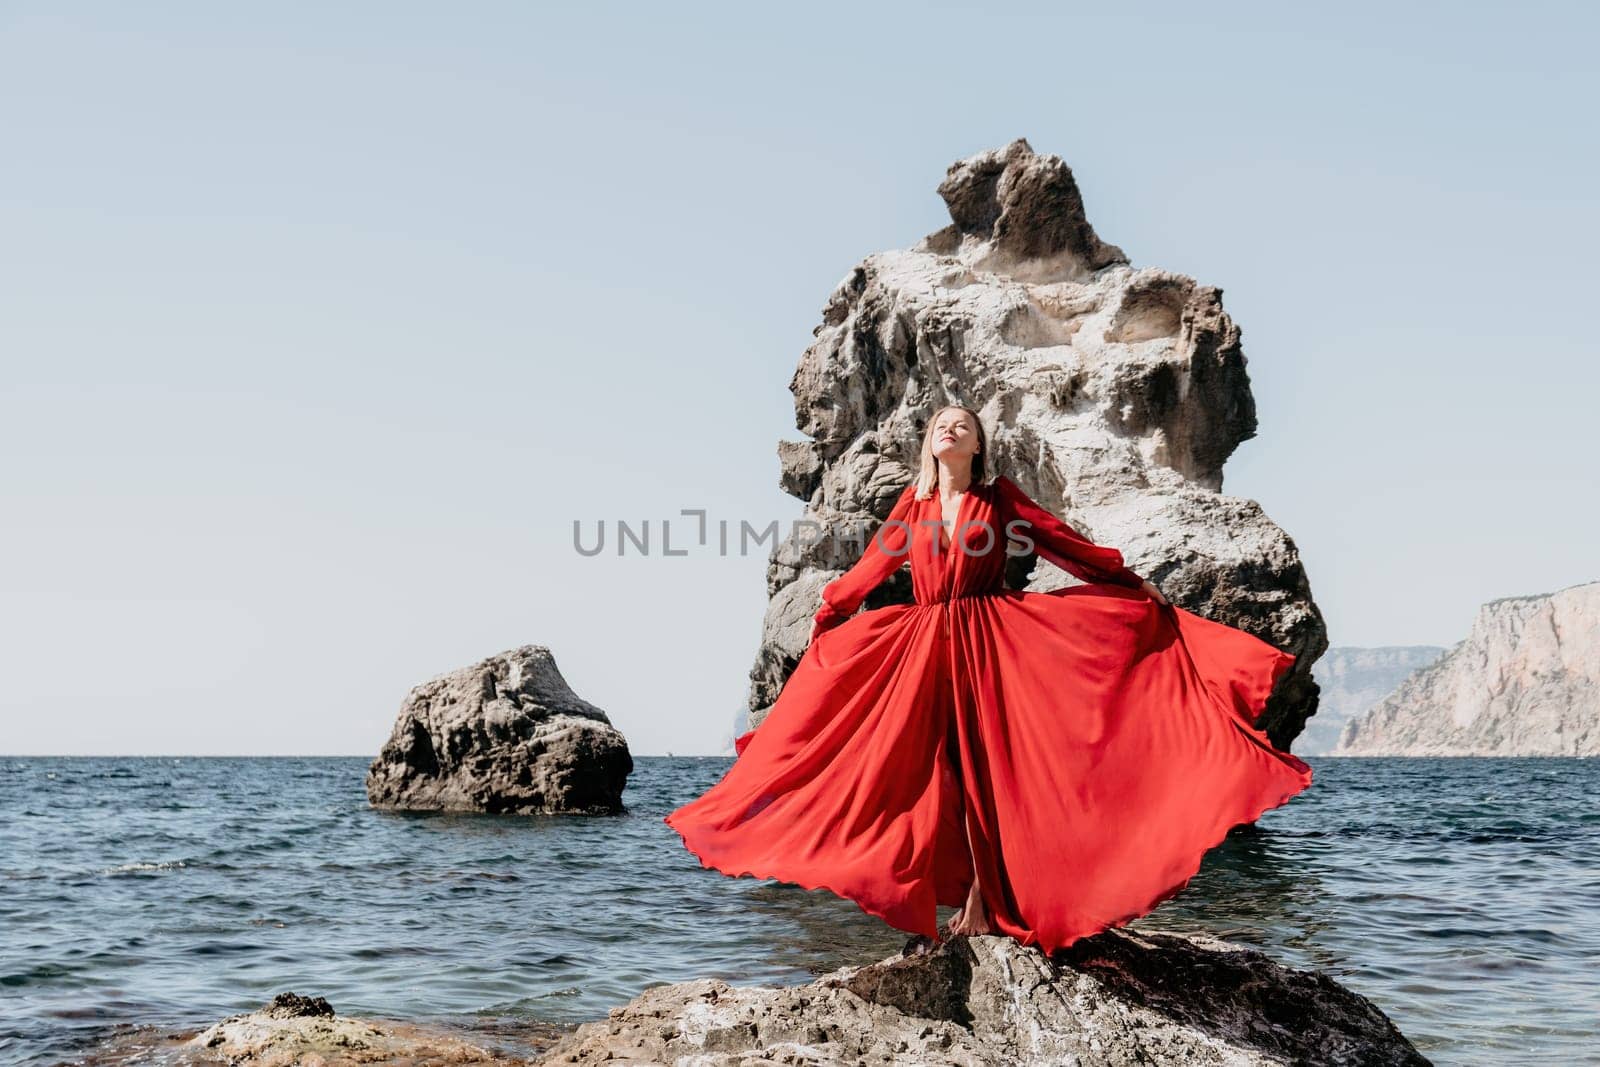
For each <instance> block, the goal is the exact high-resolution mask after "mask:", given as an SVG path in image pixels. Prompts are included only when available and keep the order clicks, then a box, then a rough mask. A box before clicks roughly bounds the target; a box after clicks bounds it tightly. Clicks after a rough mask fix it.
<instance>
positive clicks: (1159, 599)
mask: <svg viewBox="0 0 1600 1067" xmlns="http://www.w3.org/2000/svg"><path fill="white" fill-rule="evenodd" d="M1139 588H1141V589H1143V590H1144V591H1145V592H1146V593H1149V594H1150V599H1151V600H1154V601H1155V602H1156V603H1157V604H1160V605H1162V606H1163V607H1165V606H1166V605H1167V604H1169V603H1171V601H1169V600H1168V599H1167V598H1166V597H1164V596H1162V595H1161V590H1159V589H1157V588H1156V587H1155V585H1154V584H1153V583H1152V582H1151V581H1150V579H1148V578H1146V579H1145V580H1144V584H1143V585H1142V586H1140V587H1139Z"/></svg>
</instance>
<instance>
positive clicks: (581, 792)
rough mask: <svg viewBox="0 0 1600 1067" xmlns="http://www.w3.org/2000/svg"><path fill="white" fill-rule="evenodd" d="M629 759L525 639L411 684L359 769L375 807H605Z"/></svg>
mask: <svg viewBox="0 0 1600 1067" xmlns="http://www.w3.org/2000/svg"><path fill="white" fill-rule="evenodd" d="M632 771H633V757H632V756H631V755H630V754H629V752H628V743H627V741H626V740H625V739H624V738H623V736H622V734H620V733H619V732H617V730H616V729H615V728H614V727H613V726H612V725H611V722H610V720H609V719H607V718H606V714H605V712H603V711H601V710H600V709H599V708H597V707H595V706H594V705H593V704H590V703H589V702H588V701H586V700H582V699H580V698H579V697H578V696H577V694H575V693H574V692H573V691H572V689H571V688H570V687H568V685H567V682H566V679H564V678H562V677H561V672H560V671H559V670H557V669H556V663H555V659H554V658H553V657H552V656H551V655H550V650H549V649H548V648H544V647H543V646H540V645H524V646H523V647H521V648H515V649H512V650H510V651H509V652H502V653H501V654H500V655H498V656H490V657H489V658H488V659H486V660H483V661H482V662H480V663H476V664H474V665H472V666H471V667H465V668H463V669H461V670H458V671H454V672H452V673H450V674H445V675H441V676H440V677H438V678H435V679H433V680H432V681H429V682H424V683H423V684H421V685H419V686H416V687H415V688H414V689H412V690H411V693H410V695H408V696H407V697H406V699H405V703H404V704H402V705H401V707H400V716H399V718H398V719H397V720H396V721H395V724H394V731H393V732H392V733H391V734H390V735H389V740H388V741H387V742H386V743H385V744H384V746H383V750H382V751H381V752H379V753H378V757H377V759H375V760H373V761H372V765H371V767H369V768H368V770H367V799H368V800H369V801H371V803H372V804H373V806H374V807H381V808H404V809H412V810H421V811H482V812H510V813H517V814H546V815H556V814H590V815H600V814H613V813H617V812H620V811H622V810H623V808H622V790H623V786H624V785H626V784H627V779H628V775H629V774H631V773H632Z"/></svg>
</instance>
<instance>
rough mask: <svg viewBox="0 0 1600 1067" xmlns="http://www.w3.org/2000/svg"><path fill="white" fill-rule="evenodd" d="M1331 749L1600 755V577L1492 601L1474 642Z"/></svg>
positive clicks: (1471, 637) (1407, 684)
mask: <svg viewBox="0 0 1600 1067" xmlns="http://www.w3.org/2000/svg"><path fill="white" fill-rule="evenodd" d="M1331 754H1332V755H1335V756H1593V755H1596V754H1600V582H1589V583H1586V584H1584V585H1574V586H1569V587H1568V588H1566V589H1562V590H1558V591H1557V592H1554V593H1548V594H1544V595H1540V596H1524V597H1506V598H1504V599H1501V600H1492V601H1490V602H1489V603H1487V604H1485V605H1483V607H1481V608H1479V609H1478V617H1477V619H1476V620H1474V622H1473V624H1472V631H1471V633H1469V634H1468V635H1467V637H1466V639H1465V640H1463V641H1461V642H1460V643H1458V644H1457V645H1455V646H1454V647H1453V648H1451V649H1450V651H1449V652H1447V653H1446V654H1445V655H1444V656H1443V657H1441V658H1440V659H1439V660H1438V661H1436V662H1435V663H1433V664H1432V665H1431V666H1428V667H1424V668H1422V669H1421V670H1419V671H1417V672H1416V673H1415V674H1413V675H1411V677H1409V678H1407V679H1406V680H1405V681H1404V682H1402V683H1401V684H1400V687H1399V688H1398V689H1396V690H1395V691H1394V692H1393V693H1391V694H1390V695H1389V696H1388V697H1386V698H1384V699H1383V700H1382V701H1381V702H1379V704H1378V705H1377V706H1376V707H1374V708H1372V710H1370V711H1368V712H1367V713H1366V714H1364V715H1362V716H1360V717H1359V718H1356V719H1353V720H1351V721H1350V722H1348V723H1346V724H1345V726H1344V729H1343V731H1342V733H1341V734H1340V736H1339V743H1338V745H1337V746H1336V747H1335V748H1334V750H1333V752H1332V753H1331Z"/></svg>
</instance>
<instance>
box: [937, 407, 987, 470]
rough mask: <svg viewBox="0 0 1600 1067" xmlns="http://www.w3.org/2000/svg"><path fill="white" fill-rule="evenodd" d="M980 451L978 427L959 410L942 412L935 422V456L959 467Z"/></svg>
mask: <svg viewBox="0 0 1600 1067" xmlns="http://www.w3.org/2000/svg"><path fill="white" fill-rule="evenodd" d="M977 451H978V427H977V426H976V425H974V424H973V421H972V416H971V415H968V414H967V413H966V412H965V411H962V410H960V409H959V408H951V409H950V410H948V411H941V412H939V414H938V415H936V416H934V420H933V456H934V458H935V459H938V460H943V461H944V462H945V464H947V465H954V466H957V467H959V466H960V465H961V464H962V463H964V462H971V460H972V457H973V455H974V454H975V453H976V452H977Z"/></svg>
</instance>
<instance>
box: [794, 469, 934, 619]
mask: <svg viewBox="0 0 1600 1067" xmlns="http://www.w3.org/2000/svg"><path fill="white" fill-rule="evenodd" d="M916 488H917V483H915V482H912V483H911V484H910V485H908V486H906V487H905V489H904V490H902V491H901V493H900V499H899V500H897V501H895V505H894V508H893V509H892V510H891V511H890V512H889V517H888V518H886V519H884V520H883V525H882V526H880V527H878V529H877V530H876V531H875V532H874V533H873V535H872V537H871V538H870V539H869V540H868V541H867V546H866V548H865V549H863V550H862V552H861V558H860V559H859V560H857V561H856V563H855V565H854V566H852V567H851V568H850V569H849V570H847V571H845V572H844V573H843V574H841V575H839V577H837V578H835V579H834V580H833V581H831V582H829V583H828V584H827V585H825V586H823V587H822V607H821V608H819V609H818V610H817V613H816V615H815V616H814V618H815V619H816V621H817V623H818V625H820V626H821V627H822V628H823V629H824V630H827V629H830V628H832V627H834V626H837V625H838V624H839V623H841V622H843V621H844V620H846V619H848V618H849V617H850V616H851V615H854V614H855V611H856V609H857V608H859V607H860V606H861V602H862V601H863V600H865V599H866V598H867V594H868V593H870V592H872V591H873V590H874V589H876V588H877V587H878V585H879V584H881V583H882V582H883V580H884V579H885V578H887V577H889V575H891V574H893V573H894V572H895V571H897V570H899V569H900V565H901V564H902V563H904V562H905V561H906V560H907V559H909V558H911V557H910V551H909V549H910V544H911V522H910V519H911V508H912V504H913V502H914V501H915V500H916Z"/></svg>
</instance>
